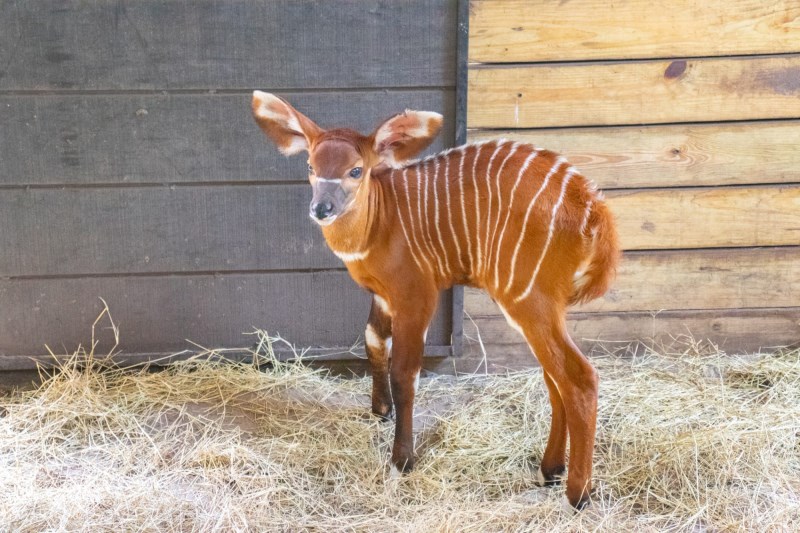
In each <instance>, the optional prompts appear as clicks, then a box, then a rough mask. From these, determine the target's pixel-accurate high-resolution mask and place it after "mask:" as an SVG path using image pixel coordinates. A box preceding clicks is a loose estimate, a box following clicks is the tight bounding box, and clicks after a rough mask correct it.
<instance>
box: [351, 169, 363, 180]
mask: <svg viewBox="0 0 800 533" xmlns="http://www.w3.org/2000/svg"><path fill="white" fill-rule="evenodd" d="M350 177H351V178H360V177H361V167H356V168H354V169H352V170H351V171H350Z"/></svg>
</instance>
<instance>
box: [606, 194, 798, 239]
mask: <svg viewBox="0 0 800 533" xmlns="http://www.w3.org/2000/svg"><path fill="white" fill-rule="evenodd" d="M607 196H608V204H609V206H610V207H611V210H612V211H613V213H614V216H615V218H616V220H617V226H618V229H619V234H620V238H621V242H622V247H623V249H625V250H647V249H668V248H715V247H717V248H718V247H734V246H781V245H796V244H800V186H797V185H793V186H788V185H787V186H768V187H735V188H730V187H725V188H701V189H666V190H652V189H650V190H648V189H645V190H639V191H612V192H610V193H608V195H607Z"/></svg>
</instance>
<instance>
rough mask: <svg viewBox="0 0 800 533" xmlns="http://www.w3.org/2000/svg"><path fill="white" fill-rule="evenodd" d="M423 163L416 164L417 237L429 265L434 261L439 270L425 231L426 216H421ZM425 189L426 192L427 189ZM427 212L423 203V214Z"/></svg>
mask: <svg viewBox="0 0 800 533" xmlns="http://www.w3.org/2000/svg"><path fill="white" fill-rule="evenodd" d="M424 165H425V163H421V164H419V165H417V216H418V217H419V219H418V220H417V222H419V237H420V239H421V240H422V242H423V244H424V245H425V250H427V252H428V257H429V258H430V263H431V265H433V264H434V263H435V264H436V268H437V269H438V270H439V271H441V267H440V266H439V262H438V261H437V259H436V254H435V253H434V252H433V248H432V246H433V243H431V239H430V232H428V231H426V229H427V226H428V224H427V216H426V217H425V218H423V216H422V203H423V196H422V172H423V169H424V168H425V167H424ZM427 179H428V176H427V172H426V173H425V180H426V181H427ZM425 191H426V193H427V189H426V190H425ZM426 196H427V194H426ZM427 213H428V206H427V205H425V214H426V215H427Z"/></svg>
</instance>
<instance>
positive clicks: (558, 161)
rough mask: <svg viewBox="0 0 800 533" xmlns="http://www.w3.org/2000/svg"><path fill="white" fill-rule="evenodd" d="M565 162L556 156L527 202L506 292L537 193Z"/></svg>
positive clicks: (508, 288) (511, 280) (512, 279)
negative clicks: (531, 197)
mask: <svg viewBox="0 0 800 533" xmlns="http://www.w3.org/2000/svg"><path fill="white" fill-rule="evenodd" d="M565 162H566V160H565V159H564V158H563V157H558V158H556V161H555V163H553V166H552V167H550V171H549V172H548V173H547V175H546V176H545V178H544V180H543V181H542V185H541V187H539V190H538V191H536V194H535V195H534V197H533V200H531V203H530V204H528V210H527V211H525V218H524V219H523V221H522V230H521V231H520V232H519V240H517V245H516V246H515V247H514V255H513V256H512V257H511V270H510V274H509V276H508V283H507V284H506V292H508V291H509V290H510V289H511V285H512V283H513V282H514V272H515V270H516V266H517V257H518V256H519V250H520V248H521V246H522V241H523V239H524V238H525V230H526V229H527V227H528V219H529V218H530V216H531V212H532V211H533V206H534V205H536V200H538V198H539V195H541V194H542V191H544V189H545V187H547V184H548V183H549V182H550V178H551V177H552V176H553V174H554V173H555V172H556V171H557V170H558V169H559V168H561V165H562V164H564V163H565Z"/></svg>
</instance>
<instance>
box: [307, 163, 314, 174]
mask: <svg viewBox="0 0 800 533" xmlns="http://www.w3.org/2000/svg"><path fill="white" fill-rule="evenodd" d="M308 173H309V174H313V173H314V167H312V166H311V165H308Z"/></svg>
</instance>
